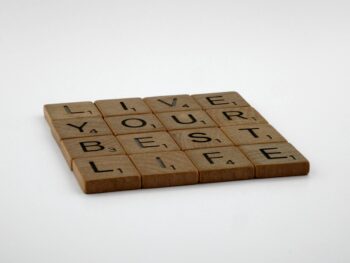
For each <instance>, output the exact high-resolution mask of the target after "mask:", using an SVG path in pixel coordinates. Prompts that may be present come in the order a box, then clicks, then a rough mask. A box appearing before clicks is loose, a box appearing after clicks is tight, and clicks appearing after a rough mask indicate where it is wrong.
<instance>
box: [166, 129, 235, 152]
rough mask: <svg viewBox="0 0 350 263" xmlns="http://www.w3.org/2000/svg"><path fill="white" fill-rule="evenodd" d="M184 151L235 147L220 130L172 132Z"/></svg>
mask: <svg viewBox="0 0 350 263" xmlns="http://www.w3.org/2000/svg"><path fill="white" fill-rule="evenodd" d="M169 133H170V135H171V136H172V137H173V138H174V139H175V141H176V143H177V144H178V145H179V146H180V147H181V149H182V150H189V149H197V148H209V147H220V146H228V145H233V144H232V142H231V141H230V140H229V139H228V138H227V137H226V135H225V134H224V133H223V132H222V131H221V130H220V129H219V128H216V127H214V128H200V129H187V130H175V131H170V132H169Z"/></svg>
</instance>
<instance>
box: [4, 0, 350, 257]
mask: <svg viewBox="0 0 350 263" xmlns="http://www.w3.org/2000/svg"><path fill="white" fill-rule="evenodd" d="M349 13H350V4H349V1H334V0H332V1H331V0H329V1H322V0H321V1H311V0H306V1H305V0H303V1H258V0H242V1H214V0H212V1H199V0H198V1H194V0H191V1H189V0H187V1H182V0H177V1H164V0H163V1H161V0H159V1H141V0H139V1H133V0H131V1H130V0H128V1H112V0H109V1H82V0H81V1H11V0H8V1H4V0H0V91H1V97H0V99H1V103H0V110H1V113H2V116H1V140H0V146H1V153H0V155H1V160H0V167H1V182H0V262H2V263H11V262H16V263H19V262H35V263H40V262H45V263H47V262H60V263H61V262H65V263H70V262H72V263H77V262H101V263H102V262H103V263H109V262H113V263H114V262H202V263H204V262H269V263H271V262H276V263H280V262H317V263H320V262H332V263H335V262H350V249H349V242H350V228H349V221H350V212H349V201H350V191H349V187H350V172H349V160H350V155H349V146H350V145H349V132H350V128H349V119H350V118H349V117H350V114H349V113H350V110H349V107H350V106H349V100H350V96H349V88H350V74H349V68H350V51H349V47H350V18H349ZM228 90H237V91H238V92H240V93H241V94H242V95H243V96H244V97H245V98H246V99H247V100H248V101H249V102H250V103H251V104H252V105H253V106H255V107H256V108H257V109H258V110H259V111H260V112H261V113H262V114H263V115H264V116H265V117H266V118H267V119H268V120H269V121H270V122H271V123H272V124H273V125H274V126H275V127H276V128H277V129H278V130H279V131H280V132H281V133H282V134H283V135H284V136H285V137H286V138H287V139H289V141H290V142H291V143H293V144H294V145H295V146H296V147H297V148H298V149H299V150H300V151H301V152H302V153H303V154H304V155H305V156H306V157H307V158H308V159H309V160H310V162H311V173H310V174H309V176H308V177H293V178H278V179H266V180H250V181H240V182H228V183H217V184H206V185H196V186H187V187H173V188H164V189H151V190H139V191H127V192H115V193H108V194H99V195H85V194H83V193H82V191H81V190H80V188H79V186H78V183H77V182H76V180H75V178H74V176H73V174H72V173H71V172H70V170H69V169H68V167H67V165H66V163H65V161H64V159H63V156H62V154H61V153H60V151H59V149H58V147H57V146H56V144H55V142H54V139H53V138H52V136H51V134H50V132H49V129H48V126H47V124H46V123H45V121H44V118H43V114H42V105H43V104H45V103H55V102H69V101H81V100H96V99H106V98H122V97H134V96H140V97H142V96H143V97H145V96H154V95H166V94H180V93H201V92H214V91H228Z"/></svg>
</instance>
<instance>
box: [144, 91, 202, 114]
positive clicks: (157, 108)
mask: <svg viewBox="0 0 350 263" xmlns="http://www.w3.org/2000/svg"><path fill="white" fill-rule="evenodd" d="M144 101H145V102H146V103H147V105H148V106H149V107H150V108H151V109H152V111H153V112H157V113H158V112H167V111H189V110H201V109H202V108H201V106H199V104H198V103H197V102H196V101H195V100H194V99H193V98H192V97H191V96H189V95H183V94H182V95H172V96H158V97H148V98H144Z"/></svg>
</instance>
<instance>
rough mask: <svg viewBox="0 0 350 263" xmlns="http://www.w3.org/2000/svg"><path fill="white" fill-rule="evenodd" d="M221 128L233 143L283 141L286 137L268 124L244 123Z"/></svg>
mask: <svg viewBox="0 0 350 263" xmlns="http://www.w3.org/2000/svg"><path fill="white" fill-rule="evenodd" d="M221 129H222V130H223V131H224V132H225V133H226V135H227V136H228V137H229V138H230V139H231V140H232V141H233V143H234V144H235V145H244V144H257V143H272V142H285V141H286V139H284V138H283V136H282V135H281V134H280V133H279V132H278V131H277V130H275V129H274V128H273V127H272V126H271V125H269V124H244V125H235V126H225V127H221Z"/></svg>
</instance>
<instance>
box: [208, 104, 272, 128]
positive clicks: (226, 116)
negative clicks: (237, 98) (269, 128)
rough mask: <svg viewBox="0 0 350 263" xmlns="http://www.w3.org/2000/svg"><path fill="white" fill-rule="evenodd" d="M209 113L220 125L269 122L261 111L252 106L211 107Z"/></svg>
mask: <svg viewBox="0 0 350 263" xmlns="http://www.w3.org/2000/svg"><path fill="white" fill-rule="evenodd" d="M207 113H208V114H209V116H210V117H211V118H212V119H213V120H215V122H216V123H217V124H218V125H219V126H232V125H240V124H252V123H267V122H266V120H265V119H264V118H263V117H262V116H261V115H260V113H259V112H257V111H256V110H255V109H254V108H252V107H242V108H231V109H227V108H225V109H209V110H207Z"/></svg>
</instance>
